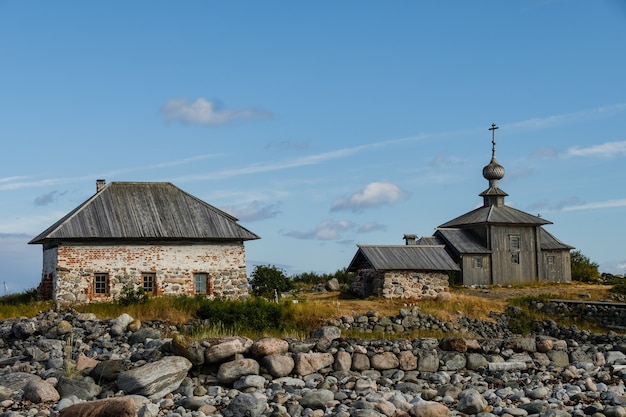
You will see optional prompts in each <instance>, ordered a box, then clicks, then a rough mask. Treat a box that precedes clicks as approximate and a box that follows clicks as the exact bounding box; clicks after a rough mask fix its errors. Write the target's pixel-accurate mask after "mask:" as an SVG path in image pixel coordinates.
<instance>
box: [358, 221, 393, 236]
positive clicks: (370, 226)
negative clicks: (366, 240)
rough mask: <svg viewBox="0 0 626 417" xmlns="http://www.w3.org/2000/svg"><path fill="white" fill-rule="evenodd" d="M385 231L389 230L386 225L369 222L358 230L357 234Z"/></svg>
mask: <svg viewBox="0 0 626 417" xmlns="http://www.w3.org/2000/svg"><path fill="white" fill-rule="evenodd" d="M379 230H381V231H385V230H387V226H385V225H384V224H380V223H378V222H367V223H365V224H362V225H361V226H360V227H359V228H358V230H357V233H370V232H376V231H379Z"/></svg>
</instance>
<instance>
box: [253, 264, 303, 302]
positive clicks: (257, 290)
mask: <svg viewBox="0 0 626 417" xmlns="http://www.w3.org/2000/svg"><path fill="white" fill-rule="evenodd" d="M250 287H251V288H252V294H254V295H256V296H258V297H265V298H268V299H274V296H275V294H277V295H278V296H279V297H280V294H281V293H282V292H285V291H291V290H292V289H293V288H294V286H293V281H291V280H290V279H289V278H288V277H287V275H285V271H283V270H282V269H280V268H277V267H276V266H274V265H271V266H270V265H256V266H255V267H254V270H253V271H252V274H251V275H250Z"/></svg>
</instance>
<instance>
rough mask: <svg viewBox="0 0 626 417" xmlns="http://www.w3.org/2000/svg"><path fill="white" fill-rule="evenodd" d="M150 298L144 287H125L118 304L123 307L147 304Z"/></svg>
mask: <svg viewBox="0 0 626 417" xmlns="http://www.w3.org/2000/svg"><path fill="white" fill-rule="evenodd" d="M149 299H150V297H149V296H148V293H147V292H146V290H145V289H144V288H143V287H138V288H135V287H134V286H133V285H125V286H124V287H123V288H122V292H121V294H120V296H119V298H118V299H117V303H118V304H119V305H120V306H122V307H126V306H130V305H136V304H145V303H147V302H148V300H149Z"/></svg>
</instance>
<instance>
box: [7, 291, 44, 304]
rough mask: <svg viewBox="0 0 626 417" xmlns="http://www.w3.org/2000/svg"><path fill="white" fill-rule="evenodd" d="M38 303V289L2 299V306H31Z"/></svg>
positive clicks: (9, 295)
mask: <svg viewBox="0 0 626 417" xmlns="http://www.w3.org/2000/svg"><path fill="white" fill-rule="evenodd" d="M35 301H37V288H31V289H29V290H25V291H23V292H20V293H17V294H8V295H4V296H2V297H0V305H16V304H29V303H34V302H35Z"/></svg>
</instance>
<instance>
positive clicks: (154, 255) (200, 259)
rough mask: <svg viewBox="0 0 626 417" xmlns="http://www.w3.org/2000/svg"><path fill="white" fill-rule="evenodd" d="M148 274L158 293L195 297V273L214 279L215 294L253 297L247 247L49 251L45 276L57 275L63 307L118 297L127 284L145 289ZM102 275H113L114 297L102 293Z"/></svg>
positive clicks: (63, 248)
mask: <svg viewBox="0 0 626 417" xmlns="http://www.w3.org/2000/svg"><path fill="white" fill-rule="evenodd" d="M55 258H56V263H55V262H54V261H53V259H55ZM50 268H54V269H53V270H48V269H50ZM146 272H150V273H154V274H155V277H156V282H155V284H156V291H155V292H156V294H157V295H176V294H194V274H195V273H206V274H208V275H209V277H210V281H211V282H210V283H211V286H212V290H213V293H212V295H213V296H221V297H227V298H240V297H243V296H246V295H247V294H248V287H247V285H248V280H247V274H246V264H245V249H244V246H243V244H232V243H231V244H220V245H113V246H104V245H93V246H89V245H84V246H59V247H58V248H51V249H46V250H44V271H43V277H46V276H49V274H53V276H54V277H55V278H54V291H53V292H54V296H53V298H54V299H56V300H57V301H58V302H60V303H61V304H71V303H85V302H90V301H94V300H99V301H105V300H111V299H115V298H116V297H118V296H119V295H120V293H121V291H122V288H124V287H125V286H127V285H133V286H135V287H139V286H141V285H142V273H146ZM102 273H106V274H108V276H109V283H108V293H107V294H96V293H95V289H94V274H102Z"/></svg>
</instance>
